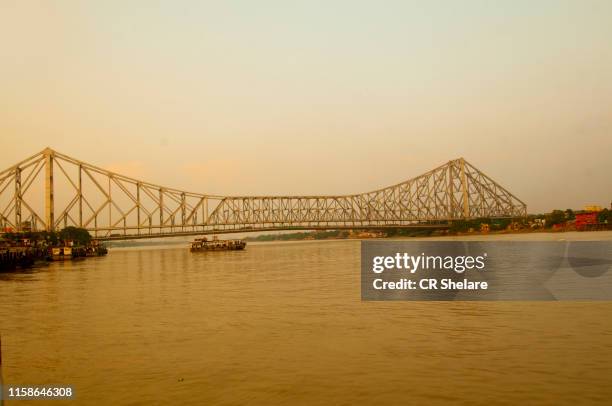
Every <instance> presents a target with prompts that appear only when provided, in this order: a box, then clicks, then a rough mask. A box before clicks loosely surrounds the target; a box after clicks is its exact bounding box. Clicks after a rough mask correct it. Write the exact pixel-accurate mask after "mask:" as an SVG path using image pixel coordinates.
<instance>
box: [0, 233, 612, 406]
mask: <svg viewBox="0 0 612 406" xmlns="http://www.w3.org/2000/svg"><path fill="white" fill-rule="evenodd" d="M491 238H494V239H523V240H524V239H534V240H541V239H553V240H556V239H562V238H567V239H609V240H612V233H609V232H601V233H565V234H537V235H536V234H531V235H523V236H520V235H519V236H498V237H487V239H491ZM359 253H360V244H359V242H358V241H322V242H285V243H261V244H255V243H253V244H249V246H248V247H247V250H246V251H244V252H215V253H190V252H189V251H188V250H187V249H186V248H185V247H183V246H180V247H176V246H175V247H162V248H160V247H156V248H154V249H149V248H138V249H125V248H122V249H111V251H110V253H109V255H108V256H107V257H103V258H93V259H87V260H84V261H73V262H65V263H52V264H50V265H49V266H45V267H41V268H36V269H33V270H31V271H28V272H21V273H10V274H0V333H1V334H2V349H3V353H2V356H3V370H2V372H3V375H4V380H5V384H7V383H10V384H22V385H41V384H64V385H72V386H73V387H74V388H75V391H76V398H75V400H73V401H61V400H54V401H47V402H45V401H13V402H7V406H10V405H27V404H34V405H41V404H46V403H50V404H53V405H62V404H83V405H100V404H107V405H112V404H117V405H152V404H164V405H165V404H168V405H180V404H186V405H215V404H219V405H240V404H247V403H248V404H256V405H257V404H260V405H273V404H301V405H355V404H397V405H405V404H443V403H449V402H451V403H466V404H490V403H495V404H519V403H528V404H551V403H554V404H576V403H580V404H582V403H601V404H609V403H608V402H609V401H610V399H611V398H612V385H611V384H610V383H611V382H612V323H611V320H612V302H592V303H589V302H362V301H361V299H360V272H359V258H360V256H359ZM462 400H463V402H461V401H462Z"/></svg>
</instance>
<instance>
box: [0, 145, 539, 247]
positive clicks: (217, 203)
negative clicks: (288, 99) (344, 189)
mask: <svg viewBox="0 0 612 406" xmlns="http://www.w3.org/2000/svg"><path fill="white" fill-rule="evenodd" d="M60 178H61V180H62V181H63V182H64V183H65V184H66V186H65V187H64V188H63V189H66V188H68V189H71V191H72V192H71V194H69V195H67V197H65V198H63V199H58V198H57V197H56V195H57V192H58V189H57V183H58V181H59V179H60ZM36 191H38V193H36ZM41 192H42V193H41ZM60 200H62V201H60ZM36 203H38V204H39V206H44V208H38V207H36ZM0 210H1V211H0V227H2V229H13V230H16V231H21V230H24V229H26V228H29V229H33V230H48V231H51V230H58V229H61V228H64V227H66V226H76V227H82V228H86V229H87V230H89V231H90V233H92V234H93V235H94V236H96V237H98V238H102V239H125V238H150V237H161V236H171V235H194V234H213V233H230V232H248V231H263V230H287V229H341V228H350V229H353V228H354V229H365V228H387V227H438V226H440V224H442V223H448V222H449V221H454V220H461V219H473V218H479V217H491V218H515V217H524V216H526V214H527V207H526V205H525V203H523V202H522V201H521V200H519V199H518V198H517V197H515V196H514V195H513V194H512V193H510V192H509V191H507V190H506V189H504V188H503V187H501V186H500V185H499V184H498V183H496V182H495V181H494V180H492V179H491V178H490V177H488V176H487V175H485V174H484V173H483V172H481V171H480V170H478V169H476V168H475V167H474V166H473V165H471V164H469V163H468V162H467V161H465V160H464V159H463V158H460V159H456V160H452V161H449V162H447V163H446V164H444V165H441V166H439V167H437V168H435V169H433V170H431V171H429V172H426V173H424V174H422V175H420V176H417V177H415V178H413V179H410V180H408V181H405V182H402V183H399V184H396V185H393V186H389V187H386V188H383V189H379V190H375V191H372V192H367V193H361V194H353V195H341V196H216V195H207V194H201V193H192V192H186V191H182V190H178V189H174V188H168V187H163V186H160V185H155V184H152V183H149V182H144V181H140V180H137V179H133V178H130V177H127V176H124V175H121V174H118V173H114V172H111V171H108V170H105V169H102V168H100V167H97V166H94V165H91V164H88V163H86V162H83V161H80V160H77V159H74V158H71V157H69V156H67V155H64V154H61V153H59V152H56V151H54V150H52V149H50V148H46V149H45V150H43V151H41V152H40V153H38V154H36V155H34V156H32V157H30V158H28V159H26V160H24V161H22V162H19V163H18V164H16V165H14V166H12V167H10V168H8V169H6V170H4V171H2V172H0Z"/></svg>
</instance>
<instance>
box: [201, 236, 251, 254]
mask: <svg viewBox="0 0 612 406" xmlns="http://www.w3.org/2000/svg"><path fill="white" fill-rule="evenodd" d="M245 247H246V241H244V240H238V239H236V240H220V239H218V238H217V236H214V237H213V238H212V240H209V239H208V238H206V237H202V238H196V239H195V240H193V241H192V242H191V243H190V245H189V250H190V251H191V252H198V251H239V250H243V249H245Z"/></svg>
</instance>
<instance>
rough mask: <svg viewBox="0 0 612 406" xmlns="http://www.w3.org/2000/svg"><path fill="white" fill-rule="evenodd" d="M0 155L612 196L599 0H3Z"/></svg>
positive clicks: (337, 189) (545, 195) (341, 187)
mask: <svg viewBox="0 0 612 406" xmlns="http://www.w3.org/2000/svg"><path fill="white" fill-rule="evenodd" d="M0 52H1V54H0V58H1V59H0V140H1V141H0V148H1V149H0V151H1V154H0V169H4V168H6V167H8V166H10V165H12V164H14V163H15V162H17V161H19V160H21V159H23V158H26V157H27V156H30V155H32V154H34V153H35V152H37V151H39V150H41V149H43V148H44V147H45V146H50V147H52V148H54V149H56V150H58V151H60V152H63V153H65V154H67V155H70V156H73V157H76V158H79V159H82V160H85V161H88V162H90V163H93V164H97V165H100V166H103V167H106V168H109V169H113V170H115V171H117V172H121V173H124V174H126V175H129V176H132V177H137V178H142V179H144V180H148V181H151V182H155V183H161V184H164V185H167V186H172V187H178V188H184V189H187V190H192V191H196V192H204V193H216V194H290V193H291V194H340V193H354V192H361V191H368V190H371V189H375V188H379V187H382V186H386V185H388V184H392V183H397V182H399V181H402V180H405V179H408V178H410V177H412V176H415V175H418V174H419V173H421V172H424V171H426V170H429V169H431V168H433V167H435V166H438V165H440V164H442V163H444V162H446V161H448V160H450V159H454V158H457V157H460V156H463V157H465V158H466V159H467V160H468V161H470V162H471V163H473V164H474V165H475V166H476V167H478V168H480V169H482V170H483V171H484V172H485V173H487V174H489V175H490V176H491V177H492V178H493V179H495V180H497V181H498V182H499V183H501V184H502V185H503V186H505V187H507V188H508V189H509V190H510V191H511V192H513V193H515V194H516V195H517V196H518V197H519V198H521V199H522V200H524V201H525V202H526V203H527V205H528V207H529V211H530V212H538V211H546V210H550V209H552V208H557V207H558V208H567V207H574V208H581V207H583V206H584V205H585V204H600V205H606V206H607V205H609V202H610V200H612V159H611V158H612V156H611V155H612V1H607V0H604V1H584V0H575V1H561V0H552V1H506V2H501V1H484V0H483V1H450V0H449V1H419V2H417V1H414V2H410V1H405V0H404V1H367V2H364V1H354V0H353V1H330V0H326V1H300V2H297V1H222V2H207V1H177V0H175V1H108V0H103V1H46V0H41V1H37V2H33V1H24V0H15V1H12V0H0Z"/></svg>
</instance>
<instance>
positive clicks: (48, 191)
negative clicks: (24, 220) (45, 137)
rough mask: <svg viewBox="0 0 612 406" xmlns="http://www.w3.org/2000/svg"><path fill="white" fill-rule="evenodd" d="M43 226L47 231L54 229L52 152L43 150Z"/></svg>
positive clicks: (48, 149) (47, 149)
mask: <svg viewBox="0 0 612 406" xmlns="http://www.w3.org/2000/svg"><path fill="white" fill-rule="evenodd" d="M43 155H44V159H45V225H46V229H47V231H53V230H54V229H55V216H54V209H55V206H54V203H53V150H52V149H51V148H45V150H44V151H43Z"/></svg>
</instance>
